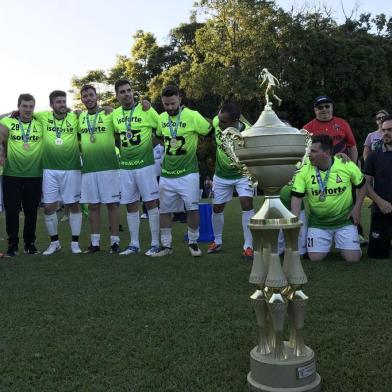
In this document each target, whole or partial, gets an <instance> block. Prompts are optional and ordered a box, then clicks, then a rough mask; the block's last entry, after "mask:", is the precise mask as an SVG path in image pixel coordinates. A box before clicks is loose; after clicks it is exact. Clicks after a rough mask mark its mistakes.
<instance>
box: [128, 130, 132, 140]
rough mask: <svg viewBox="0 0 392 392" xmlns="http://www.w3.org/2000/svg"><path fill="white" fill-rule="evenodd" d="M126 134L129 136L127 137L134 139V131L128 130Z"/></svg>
mask: <svg viewBox="0 0 392 392" xmlns="http://www.w3.org/2000/svg"><path fill="white" fill-rule="evenodd" d="M126 136H127V139H132V137H133V133H132V131H128V132H127V135H126Z"/></svg>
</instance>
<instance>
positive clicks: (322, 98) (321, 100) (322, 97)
mask: <svg viewBox="0 0 392 392" xmlns="http://www.w3.org/2000/svg"><path fill="white" fill-rule="evenodd" d="M322 103H332V99H331V98H329V97H328V96H327V95H319V96H318V97H316V98H315V99H314V102H313V106H314V107H316V106H318V105H320V104H322Z"/></svg>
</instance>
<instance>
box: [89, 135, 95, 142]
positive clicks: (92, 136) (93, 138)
mask: <svg viewBox="0 0 392 392" xmlns="http://www.w3.org/2000/svg"><path fill="white" fill-rule="evenodd" d="M90 142H91V143H94V142H95V135H94V134H91V135H90Z"/></svg>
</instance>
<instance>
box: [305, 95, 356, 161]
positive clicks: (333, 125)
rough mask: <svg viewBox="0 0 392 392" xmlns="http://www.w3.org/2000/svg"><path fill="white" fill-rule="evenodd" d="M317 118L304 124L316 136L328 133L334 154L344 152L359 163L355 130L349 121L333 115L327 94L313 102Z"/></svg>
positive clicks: (330, 100) (331, 104) (330, 101)
mask: <svg viewBox="0 0 392 392" xmlns="http://www.w3.org/2000/svg"><path fill="white" fill-rule="evenodd" d="M313 106H314V112H315V114H316V118H314V119H313V120H312V121H310V122H308V123H307V124H305V125H304V128H305V129H306V130H307V131H309V132H311V133H312V134H313V135H314V136H316V135H320V134H327V135H328V136H330V137H331V138H332V140H333V154H334V155H335V154H337V153H339V152H343V153H345V154H347V155H348V156H349V158H350V159H351V160H352V161H353V162H354V163H357V160H358V150H357V143H356V142H355V139H354V135H353V131H352V130H351V128H350V125H349V124H348V123H347V121H345V120H343V119H342V118H340V117H335V116H334V115H333V103H332V99H331V98H329V97H327V96H326V95H320V96H319V97H316V99H315V100H314V103H313Z"/></svg>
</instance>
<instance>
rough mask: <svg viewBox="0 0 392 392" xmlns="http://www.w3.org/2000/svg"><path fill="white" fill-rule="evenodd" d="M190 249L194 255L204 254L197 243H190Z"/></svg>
mask: <svg viewBox="0 0 392 392" xmlns="http://www.w3.org/2000/svg"><path fill="white" fill-rule="evenodd" d="M188 249H189V252H191V255H192V256H193V257H199V256H201V254H202V251H201V249H200V248H199V245H197V244H188Z"/></svg>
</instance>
